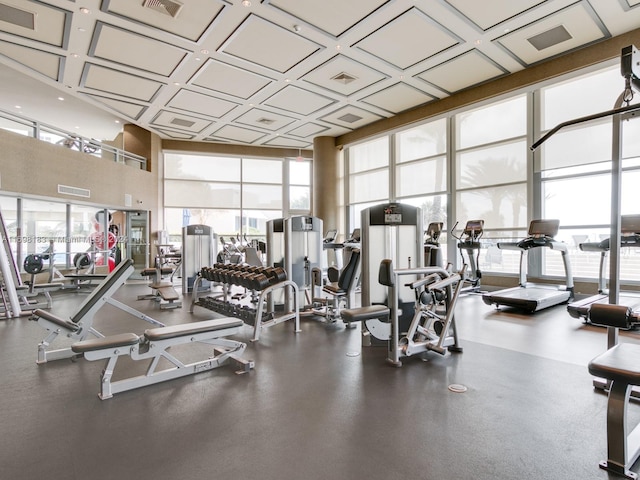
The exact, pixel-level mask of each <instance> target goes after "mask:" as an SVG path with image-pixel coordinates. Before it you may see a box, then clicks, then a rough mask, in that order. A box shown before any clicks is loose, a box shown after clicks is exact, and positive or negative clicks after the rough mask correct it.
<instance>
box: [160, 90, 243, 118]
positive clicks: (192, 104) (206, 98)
mask: <svg viewBox="0 0 640 480" xmlns="http://www.w3.org/2000/svg"><path fill="white" fill-rule="evenodd" d="M167 106H168V107H172V108H177V109H179V110H186V111H187V112H193V113H199V114H201V115H205V116H210V117H214V118H220V117H222V116H224V115H226V114H227V113H229V112H231V110H233V109H234V108H236V107H237V106H238V104H237V103H234V102H228V101H227V100H222V99H221V98H216V97H212V96H211V95H203V94H201V93H197V92H192V91H190V90H184V89H182V90H180V91H179V92H178V93H177V94H176V95H175V96H174V97H173V98H172V99H171V100H169V102H168V103H167Z"/></svg>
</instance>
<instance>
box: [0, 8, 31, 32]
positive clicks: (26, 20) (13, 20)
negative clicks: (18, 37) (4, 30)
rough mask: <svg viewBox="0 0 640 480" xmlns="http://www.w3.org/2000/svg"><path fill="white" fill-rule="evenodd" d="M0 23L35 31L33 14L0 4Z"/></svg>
mask: <svg viewBox="0 0 640 480" xmlns="http://www.w3.org/2000/svg"><path fill="white" fill-rule="evenodd" d="M0 22H7V23H10V24H12V25H17V26H18V27H22V28H28V29H29V30H35V28H36V15H35V13H31V12H27V11H25V10H20V9H19V8H16V7H12V6H11V5H5V4H4V3H0Z"/></svg>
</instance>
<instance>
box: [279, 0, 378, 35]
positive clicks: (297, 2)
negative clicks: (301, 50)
mask: <svg viewBox="0 0 640 480" xmlns="http://www.w3.org/2000/svg"><path fill="white" fill-rule="evenodd" d="M268 1H269V3H270V4H271V5H273V6H275V7H278V8H280V9H281V10H283V11H285V12H287V13H289V14H290V15H292V16H294V17H297V18H299V19H300V20H302V21H304V22H306V23H308V24H310V25H313V26H315V27H317V28H319V29H321V30H323V31H325V32H327V33H330V34H331V35H333V36H334V37H339V36H340V35H341V34H342V33H344V32H345V31H346V30H349V29H350V28H352V27H353V26H354V25H356V24H357V23H359V22H360V21H361V20H362V19H363V18H365V17H366V16H367V15H369V14H371V12H374V11H376V10H377V9H378V8H379V7H380V6H381V5H383V4H385V3H387V2H388V1H389V0H349V1H345V0H322V1H321V2H319V1H318V0H268ZM336 12H340V15H336Z"/></svg>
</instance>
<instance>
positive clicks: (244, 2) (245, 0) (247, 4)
mask: <svg viewBox="0 0 640 480" xmlns="http://www.w3.org/2000/svg"><path fill="white" fill-rule="evenodd" d="M242 6H243V7H250V6H251V2H250V1H249V0H242Z"/></svg>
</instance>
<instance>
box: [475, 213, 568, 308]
mask: <svg viewBox="0 0 640 480" xmlns="http://www.w3.org/2000/svg"><path fill="white" fill-rule="evenodd" d="M559 226H560V221H559V220H532V221H531V223H530V224H529V232H528V236H527V238H525V239H523V240H520V241H519V242H500V243H498V248H500V249H503V250H519V251H520V284H519V285H518V286H517V287H513V288H507V289H504V290H498V291H495V292H487V293H484V294H483V295H482V300H483V301H484V303H486V304H487V305H494V304H495V305H496V308H500V306H501V305H505V306H508V307H515V308H519V309H521V310H525V311H526V312H528V313H533V312H537V311H538V310H542V309H544V308H548V307H553V306H555V305H559V304H561V303H565V302H568V301H569V300H571V299H573V275H572V273H571V264H570V263H569V253H568V249H567V245H566V244H565V243H563V242H558V241H556V240H554V237H555V236H556V234H557V233H558V227H559ZM533 248H549V249H551V250H556V251H559V252H560V253H561V254H562V262H563V264H564V270H565V277H566V282H567V283H566V285H560V286H558V285H546V284H544V285H540V284H534V283H529V282H527V267H526V265H527V264H526V259H527V252H528V251H529V250H531V249H533Z"/></svg>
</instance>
